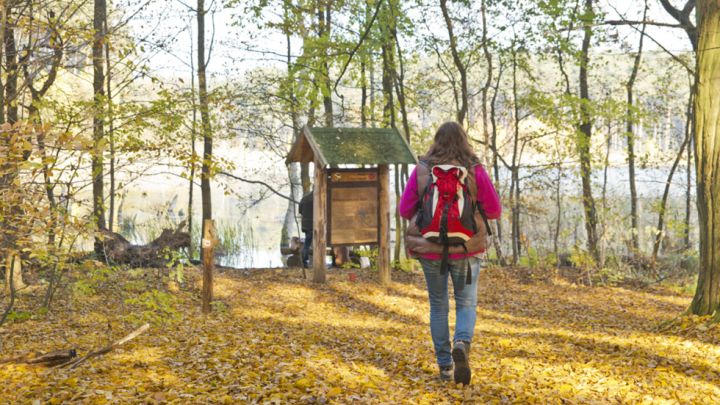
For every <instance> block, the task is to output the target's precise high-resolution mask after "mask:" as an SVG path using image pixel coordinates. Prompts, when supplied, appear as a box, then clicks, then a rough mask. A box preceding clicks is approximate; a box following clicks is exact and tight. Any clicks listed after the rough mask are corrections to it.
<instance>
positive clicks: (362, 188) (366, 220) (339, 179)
mask: <svg viewBox="0 0 720 405" xmlns="http://www.w3.org/2000/svg"><path fill="white" fill-rule="evenodd" d="M328 218H329V221H328V245H330V246H349V245H373V244H377V243H378V237H379V230H378V224H379V211H378V171H377V169H376V168H373V169H329V170H328Z"/></svg>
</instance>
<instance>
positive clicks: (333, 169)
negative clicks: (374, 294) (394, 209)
mask: <svg viewBox="0 0 720 405" xmlns="http://www.w3.org/2000/svg"><path fill="white" fill-rule="evenodd" d="M291 162H302V163H310V162H313V163H314V164H315V188H314V191H313V193H314V194H313V252H323V253H324V252H325V250H326V248H327V246H328V245H329V246H354V245H375V244H377V245H378V277H379V281H380V283H382V284H386V283H389V282H390V176H389V171H390V165H391V164H402V163H408V164H412V163H416V162H417V161H416V159H415V156H414V155H413V153H412V151H411V150H410V146H409V145H408V143H407V141H406V140H405V138H403V136H402V135H400V133H399V132H398V131H397V130H396V129H390V128H383V129H380V128H309V127H307V126H306V127H304V128H303V131H302V133H301V134H300V136H299V137H298V139H297V140H296V141H295V143H294V144H293V146H292V148H291V149H290V152H289V153H288V157H287V159H286V163H291ZM369 166H372V167H369ZM313 280H314V281H315V282H318V283H324V282H325V281H326V268H325V255H324V254H313Z"/></svg>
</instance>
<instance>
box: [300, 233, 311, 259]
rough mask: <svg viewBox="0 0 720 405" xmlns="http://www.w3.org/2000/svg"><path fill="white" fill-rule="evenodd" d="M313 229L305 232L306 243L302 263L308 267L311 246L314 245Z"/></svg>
mask: <svg viewBox="0 0 720 405" xmlns="http://www.w3.org/2000/svg"><path fill="white" fill-rule="evenodd" d="M312 235H313V233H312V231H310V232H307V231H306V232H305V243H304V244H303V249H302V264H303V267H308V261H309V259H310V246H312Z"/></svg>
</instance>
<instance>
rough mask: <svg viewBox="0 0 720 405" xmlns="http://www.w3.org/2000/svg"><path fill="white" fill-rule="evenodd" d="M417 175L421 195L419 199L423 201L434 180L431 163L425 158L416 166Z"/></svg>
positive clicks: (419, 194)
mask: <svg viewBox="0 0 720 405" xmlns="http://www.w3.org/2000/svg"><path fill="white" fill-rule="evenodd" d="M415 175H416V180H417V191H418V197H420V199H419V200H418V201H421V200H422V197H423V195H424V194H425V192H426V190H427V187H428V185H430V182H431V181H432V178H431V177H430V165H429V163H428V162H427V161H425V160H421V161H419V162H418V164H417V166H415Z"/></svg>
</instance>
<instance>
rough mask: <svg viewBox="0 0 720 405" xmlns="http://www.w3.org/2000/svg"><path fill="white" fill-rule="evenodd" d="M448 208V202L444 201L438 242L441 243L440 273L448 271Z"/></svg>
mask: <svg viewBox="0 0 720 405" xmlns="http://www.w3.org/2000/svg"><path fill="white" fill-rule="evenodd" d="M449 210H450V202H446V203H445V206H444V207H443V210H442V216H441V217H440V243H441V244H442V245H443V252H442V260H441V261H440V274H445V273H447V271H448V261H449V260H450V242H449V241H448V211H449Z"/></svg>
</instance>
